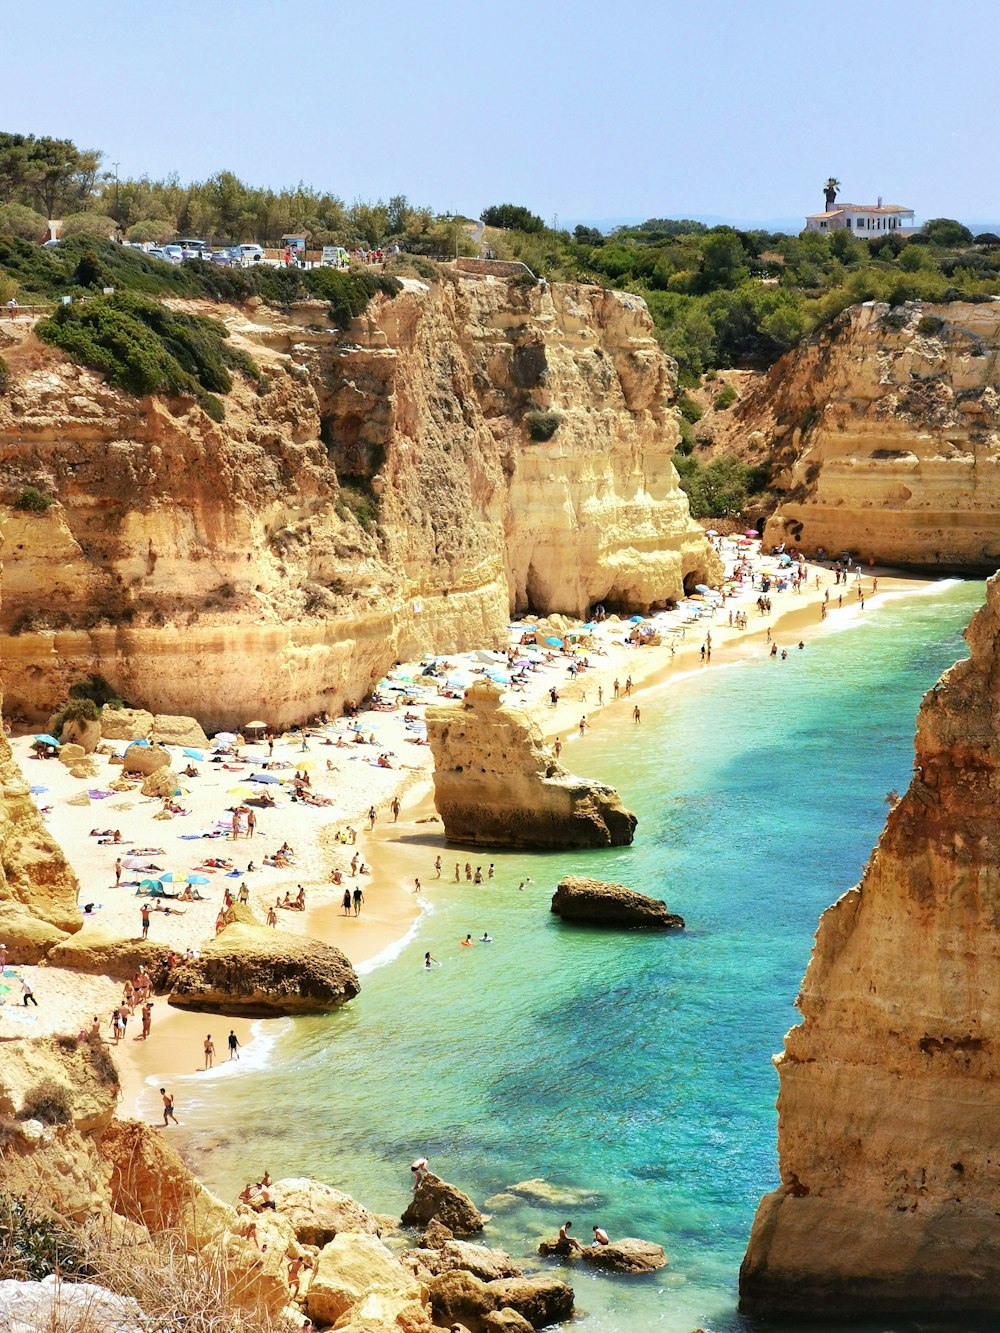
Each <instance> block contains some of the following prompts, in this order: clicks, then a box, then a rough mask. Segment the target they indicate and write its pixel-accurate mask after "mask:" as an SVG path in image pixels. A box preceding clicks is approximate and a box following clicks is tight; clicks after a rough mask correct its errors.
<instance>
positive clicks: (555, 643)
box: [545, 639, 563, 648]
mask: <svg viewBox="0 0 1000 1333" xmlns="http://www.w3.org/2000/svg"><path fill="white" fill-rule="evenodd" d="M545 642H546V643H548V644H551V646H552V647H553V648H561V647H562V646H563V641H562V639H546V640H545Z"/></svg>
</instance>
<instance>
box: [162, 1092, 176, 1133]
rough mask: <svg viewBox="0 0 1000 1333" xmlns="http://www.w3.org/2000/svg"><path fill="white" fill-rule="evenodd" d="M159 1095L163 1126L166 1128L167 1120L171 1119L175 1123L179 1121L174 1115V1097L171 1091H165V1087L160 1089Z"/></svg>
mask: <svg viewBox="0 0 1000 1333" xmlns="http://www.w3.org/2000/svg"><path fill="white" fill-rule="evenodd" d="M160 1096H161V1097H162V1098H163V1126H164V1128H166V1126H167V1122H168V1121H169V1120H172V1121H173V1122H174V1124H175V1125H179V1124H180V1123H181V1122H180V1121H179V1120H178V1119H177V1117H176V1116H175V1115H174V1097H173V1093H170V1092H167V1090H166V1088H161V1089H160Z"/></svg>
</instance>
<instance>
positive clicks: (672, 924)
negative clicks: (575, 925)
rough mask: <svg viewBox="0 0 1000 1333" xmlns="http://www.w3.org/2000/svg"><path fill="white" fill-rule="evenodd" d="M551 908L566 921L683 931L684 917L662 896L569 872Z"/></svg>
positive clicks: (556, 893)
mask: <svg viewBox="0 0 1000 1333" xmlns="http://www.w3.org/2000/svg"><path fill="white" fill-rule="evenodd" d="M551 910H552V911H553V912H554V913H555V915H556V916H558V917H562V919H563V920H564V921H575V922H585V923H586V924H587V925H592V926H608V927H611V928H612V929H625V930H682V929H683V927H684V918H683V917H682V916H676V915H675V914H674V913H673V912H668V911H667V904H666V903H665V902H662V901H661V900H660V899H658V898H647V897H646V895H645V894H644V893H637V892H636V891H635V890H634V889H627V888H626V887H625V885H624V884H606V883H604V881H603V880H599V879H586V878H583V877H581V876H577V875H568V876H567V877H566V878H565V879H562V880H560V881H559V885H558V887H557V888H556V891H555V894H554V896H553V898H552V908H551Z"/></svg>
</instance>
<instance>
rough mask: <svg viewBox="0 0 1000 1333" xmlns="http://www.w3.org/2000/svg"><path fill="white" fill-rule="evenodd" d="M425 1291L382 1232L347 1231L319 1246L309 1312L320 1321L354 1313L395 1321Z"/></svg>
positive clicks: (307, 1304)
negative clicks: (385, 1242)
mask: <svg viewBox="0 0 1000 1333" xmlns="http://www.w3.org/2000/svg"><path fill="white" fill-rule="evenodd" d="M423 1297H424V1292H423V1289H422V1288H421V1286H420V1284H419V1283H418V1282H417V1280H416V1278H415V1277H414V1276H413V1274H412V1273H411V1272H409V1271H408V1270H407V1269H406V1268H404V1267H403V1265H402V1264H401V1263H400V1262H399V1260H398V1259H396V1258H394V1256H393V1255H392V1253H391V1252H390V1251H389V1250H388V1249H386V1247H385V1246H384V1245H383V1244H382V1242H381V1241H380V1240H379V1239H378V1237H377V1236H370V1235H361V1234H358V1233H354V1232H349V1231H342V1232H340V1234H339V1235H337V1236H335V1237H334V1239H333V1240H332V1241H330V1243H329V1244H328V1245H324V1246H323V1248H322V1250H321V1251H320V1254H319V1259H318V1260H317V1263H316V1271H315V1272H314V1274H313V1276H312V1280H311V1281H310V1283H309V1287H308V1290H307V1293H306V1300H305V1308H306V1313H307V1314H308V1316H309V1318H310V1319H313V1320H315V1321H316V1322H317V1323H320V1324H333V1323H336V1321H337V1320H338V1319H342V1318H343V1317H344V1316H345V1315H347V1314H352V1315H353V1317H354V1318H355V1319H361V1318H364V1319H366V1320H376V1319H377V1320H380V1321H381V1322H382V1323H384V1324H386V1325H391V1324H392V1323H393V1322H394V1321H395V1320H396V1319H397V1316H398V1315H399V1313H400V1312H401V1311H403V1310H404V1309H406V1308H407V1307H409V1306H410V1305H412V1304H414V1303H417V1304H419V1303H420V1301H421V1300H422V1299H423ZM359 1307H362V1308H359Z"/></svg>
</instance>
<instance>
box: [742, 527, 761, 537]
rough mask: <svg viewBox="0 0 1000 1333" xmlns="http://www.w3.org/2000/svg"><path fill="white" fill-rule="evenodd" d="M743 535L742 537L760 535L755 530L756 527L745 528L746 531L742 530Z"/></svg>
mask: <svg viewBox="0 0 1000 1333" xmlns="http://www.w3.org/2000/svg"><path fill="white" fill-rule="evenodd" d="M743 536H744V537H759V536H760V533H759V532H758V531H757V529H756V528H747V530H746V532H744V534H743Z"/></svg>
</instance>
